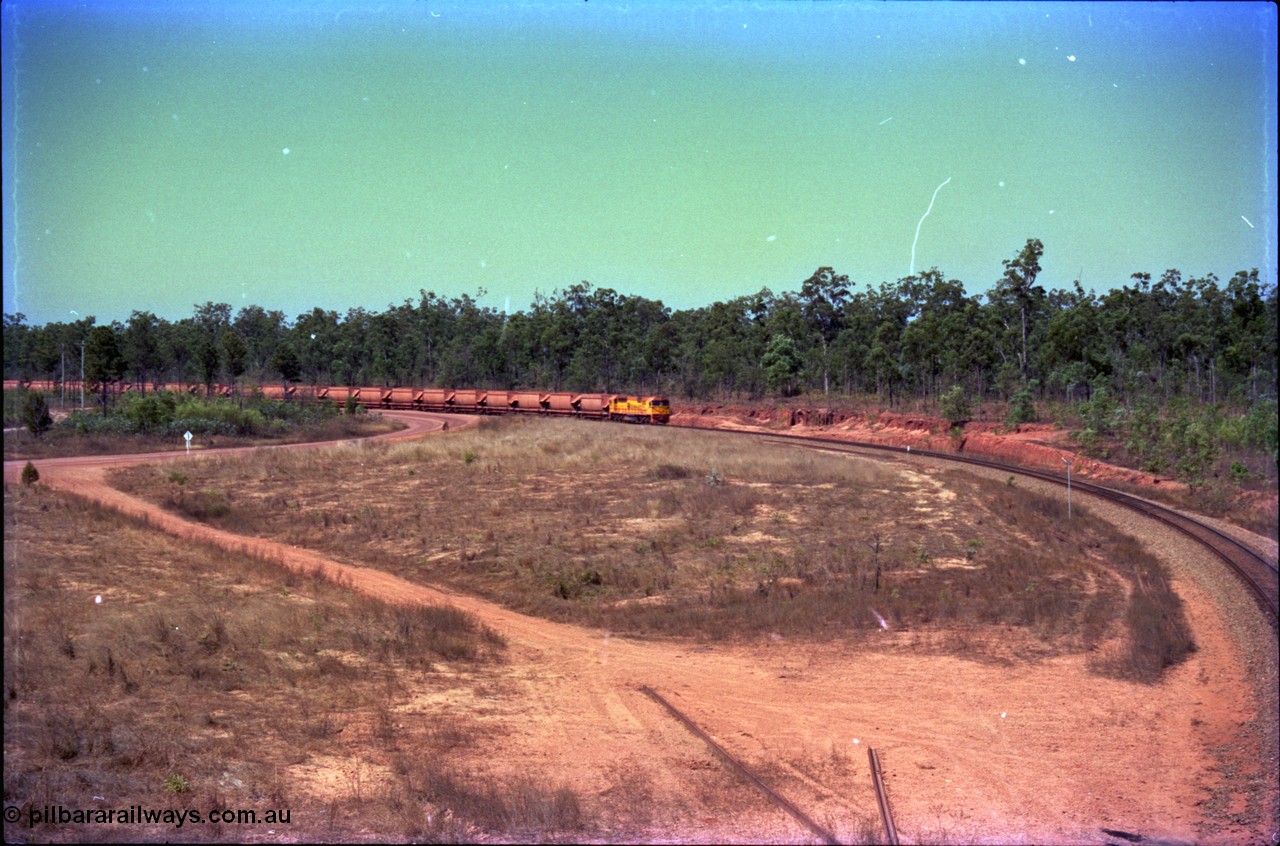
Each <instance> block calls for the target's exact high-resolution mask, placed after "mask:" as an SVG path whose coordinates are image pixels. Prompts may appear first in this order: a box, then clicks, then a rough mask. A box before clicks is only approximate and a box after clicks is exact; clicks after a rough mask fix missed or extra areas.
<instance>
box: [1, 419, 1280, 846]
mask: <svg viewBox="0 0 1280 846" xmlns="http://www.w3.org/2000/svg"><path fill="white" fill-rule="evenodd" d="M414 416H417V415H414ZM422 416H423V417H427V415H422ZM432 422H433V423H437V424H438V423H440V422H441V421H440V420H432ZM673 425H679V424H678V423H673ZM689 428H692V427H689ZM712 431H732V432H736V433H738V434H746V435H750V436H752V437H757V438H764V439H766V440H770V441H773V442H776V443H782V444H788V445H792V446H799V447H804V448H807V449H814V450H819V451H825V452H833V453H838V454H846V455H848V454H858V453H860V452H865V451H873V452H876V453H880V454H882V455H894V456H901V457H908V456H910V457H923V458H927V459H936V460H941V461H947V462H955V463H961V464H969V465H973V466H977V467H982V468H986V469H989V470H997V471H999V472H1001V473H1010V474H1014V475H1018V476H1022V477H1027V478H1032V479H1036V480H1039V481H1043V482H1046V483H1049V484H1053V485H1059V486H1066V485H1067V481H1066V479H1064V478H1063V477H1062V476H1061V475H1058V474H1054V473H1050V472H1047V471H1044V470H1038V469H1035V468H1029V467H1023V466H1017V465H1010V464H1005V463H1002V462H998V461H993V460H988V459H983V458H977V457H974V456H971V455H960V454H954V453H945V452H936V451H930V450H920V449H913V448H907V447H897V446H890V445H884V444H873V443H865V442H856V441H845V440H835V439H829V438H822V437H816V436H804V435H779V434H774V433H770V432H759V431H751V430H741V429H735V430H712ZM419 434H421V428H419V429H418V430H416V431H411V432H410V433H397V434H395V435H392V436H390V437H391V439H399V438H404V437H414V436H417V435H419ZM383 437H387V436H383ZM304 446H305V445H293V448H302V447H304ZM244 451H247V450H244ZM154 457H159V456H154ZM167 457H172V456H171V455H170V456H167ZM62 461H66V462H67V463H68V464H70V463H71V462H72V461H81V462H82V461H84V459H78V460H76V459H71V460H65V459H64V460H58V462H59V463H61V462H62ZM98 461H100V462H102V463H114V461H113V460H112V458H111V457H101V458H99V459H98ZM44 463H48V462H44ZM44 463H42V464H44ZM11 465H13V466H11ZM16 465H17V462H6V468H5V469H6V477H9V476H11V475H12V474H13V473H15V472H16V469H17V466H16ZM1070 486H1071V487H1072V488H1074V489H1075V490H1077V491H1083V492H1085V493H1087V494H1089V495H1092V496H1096V497H1099V498H1101V499H1104V500H1107V501H1109V502H1112V503H1115V504H1117V505H1121V506H1124V507H1125V508H1128V509H1131V510H1133V511H1136V512H1138V513H1140V514H1143V515H1145V516H1148V517H1150V518H1152V519H1155V520H1157V521H1159V522H1160V523H1161V524H1163V525H1165V526H1167V527H1169V528H1171V529H1175V530H1177V531H1178V532H1179V533H1181V534H1183V535H1185V536H1187V537H1189V538H1191V539H1192V540H1194V541H1197V542H1198V543H1199V544H1201V545H1202V546H1204V547H1207V548H1208V549H1210V550H1212V552H1213V553H1214V555H1216V556H1217V557H1218V558H1219V559H1220V560H1221V561H1223V562H1224V563H1225V564H1226V565H1227V566H1228V567H1229V568H1230V569H1231V570H1232V572H1234V573H1235V574H1236V575H1237V576H1238V577H1239V578H1240V579H1241V580H1242V581H1244V583H1245V585H1246V586H1247V587H1248V589H1249V591H1250V592H1251V593H1252V595H1253V596H1254V598H1255V599H1256V601H1257V602H1258V604H1259V605H1260V607H1261V609H1262V610H1263V611H1264V613H1265V614H1267V616H1268V621H1269V622H1270V624H1271V625H1272V626H1280V613H1278V610H1277V603H1278V601H1280V600H1278V594H1280V576H1278V573H1277V568H1276V567H1275V566H1274V565H1273V564H1271V563H1270V562H1269V561H1268V560H1267V559H1266V558H1264V557H1263V556H1262V555H1260V554H1259V553H1258V552H1256V551H1255V550H1253V549H1251V548H1249V547H1248V546H1246V545H1245V544H1242V543H1241V542H1239V541H1237V540H1236V539H1235V538H1233V537H1231V536H1230V535H1228V534H1226V533H1224V532H1222V531H1220V530H1218V529H1216V528H1214V527H1212V526H1209V525H1207V524H1206V523H1203V522H1201V521H1199V520H1196V519H1194V518H1193V517H1190V516H1188V515H1186V514H1183V513H1181V512H1179V511H1176V510H1174V509H1172V508H1168V507H1165V506H1162V505H1159V504H1156V503H1154V502H1151V501H1149V500H1146V499H1143V498H1141V497H1138V496H1134V495H1131V494H1127V493H1123V492H1120V491H1116V490H1113V489H1110V488H1107V487H1104V486H1101V485H1098V484H1094V483H1091V482H1085V481H1080V480H1078V479H1072V480H1071V482H1070ZM641 692H643V693H644V694H646V695H648V696H649V697H651V698H652V699H654V700H655V701H656V702H658V703H659V704H660V705H662V706H663V707H665V708H666V709H668V710H669V711H670V712H671V713H672V714H673V715H674V716H675V717H676V718H677V719H678V720H680V721H681V722H683V723H684V724H685V725H686V726H687V727H688V728H689V729H690V730H691V731H693V732H694V733H695V734H696V735H698V736H699V737H701V738H703V740H704V741H706V742H707V743H708V745H709V746H710V747H711V748H712V749H713V751H715V752H716V754H717V755H718V756H719V757H721V758H722V759H723V760H725V761H726V762H727V763H728V764H729V765H730V767H731V768H734V769H736V770H739V771H740V774H741V775H742V776H743V777H744V778H745V779H746V780H748V781H749V782H752V783H753V784H754V785H755V786H756V787H757V788H758V789H760V790H761V791H762V792H763V793H765V795H766V796H768V797H769V798H770V800H771V801H772V802H773V803H774V804H776V805H778V806H779V807H781V808H782V809H783V810H785V811H787V813H789V814H791V815H792V816H793V817H794V818H795V819H796V820H797V821H799V822H800V823H801V824H803V825H804V826H805V827H806V828H808V829H809V830H810V831H811V833H813V834H814V835H816V836H817V837H818V838H819V839H821V840H824V841H826V842H836V840H835V837H834V836H833V835H832V834H831V833H830V832H829V831H827V830H826V829H824V828H822V827H821V826H819V825H818V824H817V823H815V822H813V820H812V819H811V818H809V817H808V816H806V815H805V814H804V813H803V812H801V811H799V809H797V808H795V806H793V805H791V803H790V802H788V801H787V800H786V799H784V798H783V797H781V796H780V795H778V794H777V793H776V792H774V791H773V790H772V789H770V788H769V787H767V786H766V785H764V784H763V782H761V781H760V780H759V779H758V778H756V777H755V776H754V775H753V774H752V773H750V772H749V771H748V770H747V769H746V768H745V767H744V766H743V765H742V764H741V763H739V762H738V761H737V760H736V759H735V758H733V757H732V755H730V753H728V752H727V751H726V750H724V749H723V748H721V747H720V746H719V745H718V744H716V743H715V742H714V741H713V740H711V738H710V737H709V736H708V735H707V734H706V733H705V732H703V731H702V730H701V729H700V728H698V727H697V726H696V725H695V724H694V723H693V722H692V721H691V720H690V719H689V718H688V717H686V716H685V715H684V714H682V713H681V712H679V711H677V710H676V709H675V708H674V706H672V705H671V704H670V703H669V702H667V701H666V700H665V699H664V698H662V697H661V696H660V695H659V694H657V692H656V691H654V690H653V689H652V688H649V687H648V686H644V687H642V688H641ZM1002 716H1003V715H1002ZM868 756H869V764H870V768H871V771H872V775H873V778H874V786H875V789H876V798H877V802H878V804H879V811H880V815H881V818H882V821H883V824H884V827H885V830H886V836H887V838H888V842H891V843H892V842H897V832H896V830H895V828H894V825H893V822H892V815H891V812H890V810H889V807H888V799H887V795H886V793H885V789H884V785H883V781H882V778H881V769H882V768H881V766H880V762H879V760H878V758H877V756H876V755H875V753H874V752H873V751H872V750H871V749H870V748H869V749H868ZM1104 831H1105V829H1104Z"/></svg>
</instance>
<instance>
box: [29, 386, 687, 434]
mask: <svg viewBox="0 0 1280 846" xmlns="http://www.w3.org/2000/svg"><path fill="white" fill-rule="evenodd" d="M19 387H22V388H27V389H28V390H33V391H40V392H41V393H44V394H46V395H48V396H53V395H55V394H57V393H59V392H61V391H62V390H63V389H64V388H65V390H66V391H67V393H69V394H75V393H78V392H79V391H80V382H79V381H73V380H67V382H65V383H59V382H56V381H45V382H41V381H27V380H23V381H19V380H5V383H4V389H5V390H6V391H8V390H14V389H17V388H19ZM100 390H101V385H96V384H86V385H85V393H86V394H87V395H88V396H91V397H92V396H97V394H98V393H99V391H100ZM109 390H110V391H111V393H112V395H114V396H119V395H122V394H137V393H154V392H156V391H170V392H173V393H183V394H196V395H199V396H205V395H206V393H207V392H206V389H205V386H204V385H185V384H183V385H173V384H170V385H141V384H135V383H128V382H120V383H116V384H113V385H111V386H110V388H109ZM241 390H246V391H252V392H253V393H256V394H261V395H262V396H264V397H267V398H268V399H277V400H289V401H297V402H316V401H329V402H336V403H338V404H345V403H346V402H347V401H348V399H352V400H354V401H355V402H357V403H359V404H360V405H363V406H364V407H365V408H368V409H380V408H387V409H403V410H410V411H436V412H446V413H450V414H512V413H519V414H547V415H560V416H565V417H584V418H587V419H591V420H617V421H622V422H625V423H651V424H658V425H665V424H666V423H667V421H668V420H670V419H671V403H670V402H669V401H668V400H667V398H666V397H660V396H647V397H637V396H627V395H625V394H580V393H574V392H569V391H485V390H472V389H462V388H368V387H364V388H356V387H336V386H335V387H325V386H321V385H262V386H258V387H253V388H241ZM234 392H235V390H234V389H233V388H231V387H230V386H228V385H214V386H213V389H212V391H211V392H209V393H211V394H212V395H213V396H231V395H232V394H233V393H234Z"/></svg>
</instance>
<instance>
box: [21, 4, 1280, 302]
mask: <svg viewBox="0 0 1280 846" xmlns="http://www.w3.org/2000/svg"><path fill="white" fill-rule="evenodd" d="M3 27H4V31H3V36H4V41H3V55H4V59H3V90H4V98H3V99H4V115H3V130H4V162H3V164H4V188H3V196H4V203H5V205H4V250H3V252H4V299H5V306H4V308H5V311H6V312H14V311H21V312H24V313H25V314H26V315H27V316H28V319H29V320H30V321H31V322H33V323H44V322H47V321H60V320H67V319H75V317H76V315H77V314H78V315H87V314H93V315H96V316H97V317H98V319H99V321H100V322H101V321H110V320H114V319H123V318H126V317H127V316H128V314H129V313H130V312H131V311H133V310H135V309H146V310H151V311H154V312H156V313H158V314H160V315H162V316H165V317H169V318H177V317H183V316H187V315H189V314H190V313H191V311H192V305H193V304H194V303H197V302H204V301H206V300H213V301H215V302H229V303H231V304H232V305H233V306H236V307H240V306H243V305H247V304H250V303H257V304H259V305H262V306H265V307H268V308H278V309H282V310H283V311H284V312H285V313H286V314H288V315H290V316H293V315H296V314H298V313H299V312H301V311H304V310H309V309H310V308H311V307H312V306H316V305H319V306H323V307H325V308H333V309H337V310H339V311H345V310H346V309H347V308H350V307H355V306H360V307H364V308H367V309H370V310H382V309H384V308H386V306H387V305H388V304H390V303H398V302H400V301H402V300H404V299H405V298H414V299H416V297H417V294H418V291H419V289H427V290H434V291H436V292H438V293H441V294H445V295H450V296H452V295H457V294H461V293H474V292H475V291H476V289H477V288H484V289H486V290H487V291H488V294H487V296H486V297H485V298H484V299H483V300H482V303H483V304H485V305H489V306H493V307H495V308H499V309H501V308H503V307H504V306H505V305H506V304H507V303H508V302H509V303H510V307H511V308H512V309H513V310H515V309H523V308H526V307H527V306H528V305H529V303H530V301H531V300H532V298H533V294H534V291H535V290H540V291H543V292H546V293H549V292H550V291H552V290H554V289H556V288H563V287H565V286H568V285H570V284H573V283H575V282H578V281H581V280H588V281H590V282H592V283H593V284H595V285H597V286H601V287H611V288H615V289H618V290H620V291H622V292H625V293H631V294H640V295H644V296H647V297H652V298H657V299H661V300H662V301H663V302H665V303H666V304H667V305H670V306H673V307H677V308H683V307H690V306H697V305H705V304H708V303H710V302H712V301H715V300H719V299H726V298H730V297H734V296H738V295H740V294H746V293H751V292H753V291H756V290H759V289H760V288H761V287H763V286H768V287H770V288H772V289H773V290H775V291H781V290H791V289H794V288H796V287H798V285H799V283H800V282H801V281H802V280H803V279H805V278H806V277H807V276H808V275H809V274H810V273H812V271H813V270H814V269H815V268H817V267H819V266H821V265H832V266H834V267H835V268H836V269H837V270H838V271H840V272H843V273H847V274H848V275H849V276H850V278H851V279H853V280H854V281H855V282H857V283H859V284H861V283H866V282H870V283H873V284H878V283H879V282H881V281H886V280H894V279H897V278H899V277H901V276H906V275H908V273H909V271H910V269H911V259H912V246H913V242H915V248H916V250H915V269H916V270H917V271H920V270H925V269H928V268H930V267H933V266H937V267H938V268H940V269H941V270H942V271H943V272H944V273H946V274H947V275H948V276H950V277H953V278H956V279H961V280H963V281H964V282H965V283H967V285H968V287H969V289H970V291H973V292H980V291H985V290H987V289H988V288H989V287H990V286H991V285H992V284H994V282H995V281H996V280H997V279H998V278H999V276H1000V273H1001V270H1002V268H1001V264H1000V262H1001V260H1002V259H1006V258H1010V257H1012V256H1013V255H1014V254H1016V252H1017V251H1018V249H1019V247H1020V246H1021V245H1022V244H1023V243H1025V241H1026V239H1027V238H1029V237H1037V238H1040V239H1042V240H1043V241H1044V243H1045V247H1046V255H1045V260H1044V262H1043V265H1044V273H1043V274H1042V277H1041V278H1042V281H1043V282H1045V283H1046V284H1048V285H1051V286H1061V287H1066V286H1069V285H1070V284H1071V282H1072V280H1074V279H1075V278H1076V277H1077V276H1079V275H1080V274H1081V273H1083V281H1084V283H1085V285H1086V286H1087V287H1094V288H1108V287H1112V286H1116V285H1120V284H1123V283H1125V282H1127V281H1128V278H1129V275H1130V274H1131V273H1134V272H1138V271H1145V272H1150V273H1152V274H1153V275H1158V274H1159V273H1161V272H1162V271H1163V270H1165V269H1166V268H1170V267H1176V268H1178V269H1180V270H1182V271H1183V273H1184V274H1185V275H1203V274H1206V273H1216V274H1217V275H1218V276H1219V277H1221V278H1223V279H1226V278H1228V277H1230V276H1231V274H1233V273H1234V272H1235V271H1237V270H1239V269H1242V268H1252V267H1258V268H1259V269H1260V270H1262V271H1263V273H1264V274H1265V275H1266V277H1267V279H1268V280H1269V281H1274V280H1275V278H1276V244H1275V241H1276V228H1277V220H1276V173H1275V170H1276V156H1277V150H1276V102H1277V93H1276V86H1275V79H1276V7H1275V6H1274V5H1273V4H1271V3H1249V2H1245V3H1202V4H1197V3H1178V4H1171V3H1134V4H1128V3H1097V4H1094V3H922V4H915V3H894V2H890V3H836V2H831V3H751V4H747V3H742V4H729V3H691V2H690V3H673V2H664V3H637V2H630V3H621V2H605V0H591V2H589V3H583V2H576V0H575V1H574V2H555V3H552V2H523V3H510V4H507V3H501V4H500V3H488V4H483V3H481V4H478V3H470V2H468V3H443V2H431V0H401V2H394V1H393V2H385V3H360V2H349V1H348V2H326V3H315V2H307V3H303V2H296V3H282V2H276V3H270V2H257V1H256V0H254V2H247V0H246V2H240V3H236V2H226V0H223V2H219V3H212V4H210V3H200V4H194V3H190V4H188V3H185V2H171V1H170V0H166V2H159V0H156V2H144V1H143V0H131V2H107V0H102V2H98V0H91V1H90V2H85V3H74V4H72V3H68V2H49V0H41V1H40V2H36V1H35V0H27V2H23V0H17V1H16V2H6V3H4V6H3ZM947 179H950V180H951V181H950V182H949V183H947V184H946V185H945V187H943V188H942V189H941V190H937V189H938V186H939V185H941V184H942V183H943V182H944V180H947ZM935 190H937V196H936V200H935V201H934V203H933V208H932V212H931V214H929V216H928V217H927V218H926V219H924V221H923V223H921V218H922V216H923V215H924V214H925V212H926V210H927V209H928V208H929V204H930V200H931V198H933V197H934V193H935ZM917 227H919V237H918V241H917V240H916V232H917ZM73 311H74V312H75V314H72V312H73Z"/></svg>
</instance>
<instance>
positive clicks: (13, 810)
mask: <svg viewBox="0 0 1280 846" xmlns="http://www.w3.org/2000/svg"><path fill="white" fill-rule="evenodd" d="M292 816H293V812H292V811H291V810H290V809H288V808H277V809H268V810H263V811H261V812H259V811H255V810H253V809H251V808H210V809H209V810H207V811H200V810H193V809H187V810H176V809H173V808H144V807H143V806H142V805H130V806H129V807H127V808H68V807H65V806H63V805H43V806H34V805H33V806H31V807H30V808H27V809H26V811H25V812H24V811H23V810H22V809H21V808H19V807H17V806H15V805H11V806H9V807H8V808H5V809H4V821H5V822H7V823H16V822H23V821H24V820H23V818H24V817H25V822H26V825H27V828H35V827H36V826H38V825H112V824H114V825H171V826H173V827H174V828H182V827H183V826H184V825H216V824H222V825H289V823H290V821H291V817H292Z"/></svg>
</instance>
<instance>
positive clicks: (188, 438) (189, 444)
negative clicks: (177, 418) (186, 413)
mask: <svg viewBox="0 0 1280 846" xmlns="http://www.w3.org/2000/svg"><path fill="white" fill-rule="evenodd" d="M182 437H183V439H184V440H186V442H187V455H190V454H191V430H190V429H188V430H187V432H186V434H185V435H183V436H182Z"/></svg>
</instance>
